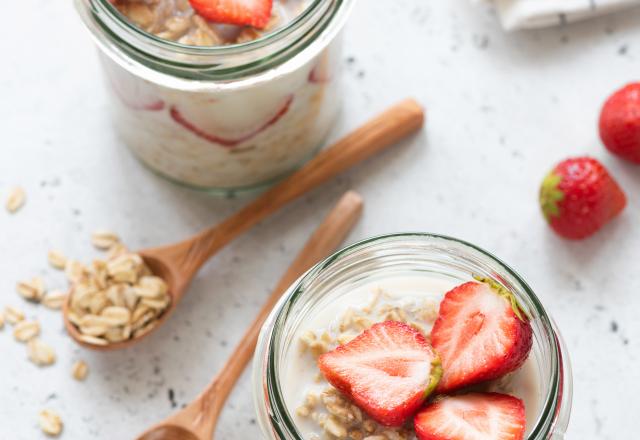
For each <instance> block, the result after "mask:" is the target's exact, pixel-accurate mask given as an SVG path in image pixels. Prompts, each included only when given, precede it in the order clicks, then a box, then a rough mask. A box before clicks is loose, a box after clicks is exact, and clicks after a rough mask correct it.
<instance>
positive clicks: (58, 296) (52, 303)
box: [41, 290, 67, 310]
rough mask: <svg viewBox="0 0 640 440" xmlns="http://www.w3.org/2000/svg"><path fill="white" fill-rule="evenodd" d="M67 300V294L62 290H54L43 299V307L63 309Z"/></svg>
mask: <svg viewBox="0 0 640 440" xmlns="http://www.w3.org/2000/svg"><path fill="white" fill-rule="evenodd" d="M66 300H67V293H66V292H63V291H61V290H52V291H50V292H47V294H46V295H45V296H44V298H42V301H41V303H42V305H43V306H45V307H47V308H49V309H53V310H57V309H61V308H62V306H63V305H64V302H65V301H66Z"/></svg>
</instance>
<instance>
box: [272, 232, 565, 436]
mask: <svg viewBox="0 0 640 440" xmlns="http://www.w3.org/2000/svg"><path fill="white" fill-rule="evenodd" d="M407 239H409V240H410V239H416V240H439V241H443V242H451V243H454V244H456V245H459V246H462V247H463V248H467V249H468V250H470V251H472V252H475V253H479V254H480V255H482V256H483V257H485V258H488V259H489V260H490V262H491V263H494V264H497V265H498V266H499V267H500V268H501V269H502V270H504V273H506V274H507V275H508V276H510V277H511V278H512V279H513V280H515V281H516V282H517V284H518V285H519V286H518V287H520V288H521V289H522V293H524V296H526V298H527V300H528V305H530V306H533V308H534V310H535V312H536V317H537V318H539V319H540V322H541V324H542V327H543V329H544V337H545V339H547V341H546V342H547V344H545V346H547V347H548V348H549V351H550V352H549V353H548V354H549V355H550V356H551V357H550V361H551V378H550V379H551V384H550V388H549V392H548V393H547V396H546V397H545V399H544V402H543V403H542V405H541V407H540V409H539V411H538V417H537V419H536V424H535V425H534V427H533V428H532V429H531V431H530V433H529V434H528V437H527V439H529V440H534V439H535V440H538V439H540V440H541V439H546V438H547V435H548V434H549V433H550V432H552V430H553V429H554V428H555V427H556V422H557V418H558V416H559V415H560V414H561V413H562V412H563V411H566V409H565V408H563V405H562V398H563V393H564V396H565V398H570V396H571V384H570V383H568V384H566V383H564V382H565V375H566V373H567V372H570V364H569V361H568V358H567V354H566V353H563V342H562V340H561V337H560V335H559V333H558V331H557V329H556V326H555V324H554V323H553V321H552V319H551V318H550V316H549V315H548V314H547V312H546V310H545V308H544V306H543V305H542V303H541V302H540V300H539V298H538V297H537V295H536V294H535V292H534V291H533V289H531V287H530V286H529V285H528V284H527V282H526V281H525V280H524V279H523V278H522V277H521V276H520V275H519V274H518V273H517V272H516V271H515V270H514V269H513V268H511V267H510V266H509V265H507V264H506V263H504V262H503V261H502V260H500V259H499V258H498V257H496V256H495V255H493V254H492V253H490V252H488V251H486V250H484V249H482V248H481V247H479V246H476V245H474V244H472V243H469V242H467V241H465V240H461V239H457V238H454V237H450V236H446V235H440V234H433V233H423V232H407V233H394V234H385V235H379V236H374V237H371V238H367V239H364V240H361V241H359V242H356V243H354V244H352V245H349V246H347V247H345V248H343V249H341V250H339V251H337V252H335V253H334V254H333V255H331V256H329V257H327V258H326V259H324V260H323V261H321V262H319V263H317V264H316V265H315V266H314V267H313V268H311V269H310V270H309V271H308V272H307V273H306V274H304V275H303V276H302V277H301V278H300V279H298V280H297V281H296V282H295V283H294V284H293V285H292V286H291V287H290V289H289V290H288V292H287V293H286V294H285V295H284V296H283V298H282V299H281V301H280V302H279V303H278V305H276V308H274V313H275V316H274V317H273V323H274V324H273V325H274V328H282V327H281V326H282V324H283V323H282V320H283V319H285V318H286V317H287V316H286V315H287V311H288V309H289V308H290V306H291V305H292V304H293V303H295V302H296V300H297V299H299V298H300V296H301V295H303V293H304V291H305V289H304V288H303V286H304V285H306V284H307V283H308V282H310V281H311V280H313V279H315V278H316V277H318V276H319V275H320V274H321V273H322V272H323V271H324V270H327V269H329V268H330V267H331V266H332V265H333V264H334V263H336V262H337V261H338V260H340V259H341V258H345V257H347V256H349V255H351V254H352V253H354V252H357V251H359V250H362V249H366V248H367V247H368V246H370V245H372V244H377V243H380V242H388V241H401V240H407ZM277 337H278V334H277V332H276V331H272V332H271V334H270V335H268V340H267V341H266V343H267V344H268V348H267V349H268V354H267V366H266V383H265V385H266V389H265V393H267V394H268V400H269V402H270V403H269V404H270V405H275V406H276V408H277V412H278V414H279V422H280V423H276V424H274V426H273V428H274V429H275V430H277V431H278V434H279V435H280V436H281V438H289V437H288V436H284V434H285V432H281V431H280V429H282V428H285V429H286V432H288V433H290V434H291V433H294V434H295V435H296V436H295V438H296V439H299V438H301V437H300V436H299V435H297V434H298V431H297V428H296V424H295V422H294V421H293V420H292V417H291V416H290V411H289V410H288V407H287V405H286V402H284V397H283V393H282V389H281V386H280V379H279V376H278V375H279V369H278V367H277V366H276V360H277V356H276V353H275V348H274V347H276V345H277V344H276V340H277ZM565 370H568V371H565ZM569 379H570V378H569ZM274 385H275V386H274ZM565 388H567V389H565ZM274 390H275V392H274ZM563 415H564V414H563ZM280 425H283V426H280Z"/></svg>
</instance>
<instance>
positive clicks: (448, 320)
mask: <svg viewBox="0 0 640 440" xmlns="http://www.w3.org/2000/svg"><path fill="white" fill-rule="evenodd" d="M254 386H255V396H254V397H255V402H256V408H257V411H258V415H259V421H260V424H261V427H262V429H263V431H264V433H265V435H267V438H271V439H291V440H323V439H328V440H331V439H354V440H365V439H366V440H401V439H403V440H404V439H416V438H417V439H420V440H503V439H504V440H522V439H528V440H534V439H536V440H542V439H561V438H563V435H564V432H565V430H566V427H567V424H568V418H569V412H570V406H571V375H570V368H569V363H568V359H567V358H566V349H565V347H564V345H563V343H562V341H561V339H560V336H559V334H558V333H557V329H556V328H555V326H554V324H553V323H552V321H551V320H550V318H549V317H548V315H547V314H546V312H545V311H544V309H543V308H542V306H541V305H540V303H539V302H538V300H537V298H536V297H535V295H534V294H533V292H532V291H531V290H530V288H529V287H528V286H527V285H526V284H525V283H524V281H522V280H521V279H520V278H519V276H518V275H517V274H515V273H514V272H513V271H512V270H511V269H509V268H508V267H507V266H505V265H504V264H503V263H501V262H500V261H498V260H497V259H495V257H493V256H491V255H490V254H488V253H486V252H484V251H482V250H480V249H477V248H475V247H473V246H471V245H469V244H466V243H464V242H460V241H457V240H454V239H450V238H446V237H440V236H434V235H426V234H402V235H393V236H384V237H379V238H374V239H371V240H367V241H364V242H361V243H359V244H356V245H354V246H351V247H349V248H347V249H345V250H343V251H340V252H338V253H337V254H335V255H334V256H332V257H330V258H329V259H327V260H325V261H324V262H322V263H319V264H318V265H317V266H316V267H314V268H313V269H312V270H311V271H310V272H308V273H307V274H306V275H305V276H304V277H303V278H302V279H301V280H299V281H298V282H297V283H296V284H295V285H294V286H292V287H291V288H290V290H289V291H288V293H287V294H286V295H285V296H284V297H283V299H282V300H281V301H280V303H279V304H278V306H276V308H275V309H274V311H273V312H272V314H271V316H270V317H269V319H268V320H267V322H266V324H265V326H264V327H263V330H262V333H261V336H260V341H259V344H258V349H257V351H256V357H255V361H254Z"/></svg>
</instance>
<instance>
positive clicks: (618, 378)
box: [0, 0, 640, 440]
mask: <svg viewBox="0 0 640 440" xmlns="http://www.w3.org/2000/svg"><path fill="white" fill-rule="evenodd" d="M70 3H71V2H54V1H43V0H22V1H19V2H13V3H12V4H11V5H8V6H7V8H8V10H9V11H11V10H13V11H14V12H16V17H23V18H29V21H28V22H26V23H27V24H29V26H28V27H25V26H24V25H23V23H22V22H21V21H20V20H13V19H12V18H13V16H11V15H9V16H8V17H5V22H4V23H3V28H4V29H5V30H4V31H3V34H4V38H2V39H0V53H2V56H3V59H4V62H3V63H2V66H3V68H2V69H1V71H0V96H2V101H3V102H4V104H3V105H2V106H0V121H2V122H1V124H2V134H3V141H2V148H1V149H0V196H1V197H2V198H3V199H4V197H5V196H6V195H7V193H8V191H9V188H10V187H11V186H13V185H22V186H23V187H24V188H25V189H26V191H27V194H28V201H27V204H26V205H25V207H24V208H23V209H22V210H21V211H20V212H19V213H18V214H16V215H13V216H9V215H8V214H7V213H6V212H4V210H2V212H0V230H1V231H2V252H0V274H2V277H0V306H1V305H5V304H14V305H20V306H21V307H23V308H24V309H25V310H26V311H27V314H28V316H30V317H38V319H39V320H40V321H41V322H42V326H43V338H45V339H46V340H47V341H48V342H50V343H51V344H52V345H53V346H54V347H55V349H56V351H57V354H58V361H57V363H56V365H54V366H52V367H49V368H45V369H38V368H36V367H35V366H33V365H32V364H31V363H29V362H28V361H27V359H26V352H25V349H24V347H23V346H21V345H20V344H18V343H16V342H15V341H13V338H12V337H11V334H10V330H9V329H7V328H5V329H4V330H0V353H2V361H0V377H3V380H2V381H0V395H2V396H3V401H2V403H1V404H0V438H3V439H12V440H25V439H38V438H42V434H41V433H40V431H39V429H38V427H37V414H38V412H39V410H40V409H42V408H44V407H48V408H52V409H55V410H56V411H58V412H59V413H60V414H61V415H62V416H63V419H64V422H65V433H64V436H63V437H62V438H65V439H74V440H77V439H87V438H92V439H105V440H107V439H109V440H112V439H118V440H120V439H129V438H132V437H133V435H134V434H136V433H138V432H139V431H141V430H142V429H143V428H145V427H146V426H148V425H149V424H151V423H153V422H155V421H157V420H159V419H161V418H163V417H165V416H167V415H168V414H170V413H171V412H173V411H175V409H176V407H179V406H181V405H183V404H184V403H186V402H188V401H189V400H190V399H191V398H193V397H194V396H195V395H196V394H197V392H198V391H199V390H200V389H201V388H202V387H203V386H204V385H205V384H206V383H207V382H208V381H209V379H210V378H211V376H212V374H213V373H214V372H215V371H216V370H217V368H218V366H219V365H221V363H222V362H223V361H224V360H225V359H226V357H227V356H228V354H229V352H230V350H231V348H232V347H233V345H234V344H235V343H236V342H237V341H238V338H239V337H240V334H241V332H242V331H243V330H244V328H245V326H246V324H247V323H248V322H249V321H250V319H252V318H253V316H254V314H255V313H256V311H257V310H258V308H259V307H260V305H261V303H262V301H263V300H264V298H265V297H266V295H267V294H268V292H269V291H270V288H271V287H272V286H273V285H274V283H275V282H276V280H277V279H278V278H279V276H280V275H281V273H282V272H283V270H284V269H285V267H286V266H287V264H288V263H289V261H290V260H291V259H292V257H293V255H294V254H295V253H296V252H297V250H298V249H299V248H300V246H301V245H302V244H303V242H304V241H305V240H306V238H307V236H308V235H309V233H310V232H311V231H312V230H313V228H314V227H315V226H316V225H317V223H318V222H319V220H320V218H321V217H322V216H324V214H325V213H326V212H327V210H328V209H329V208H330V207H331V206H332V204H333V203H334V202H335V201H336V200H337V198H338V197H339V196H340V194H341V193H342V192H344V191H345V190H347V189H350V188H352V189H355V190H357V191H359V192H360V193H362V194H363V195H364V197H365V199H366V209H365V213H364V216H363V218H362V221H361V222H360V223H359V224H358V226H357V227H356V229H355V230H354V232H353V233H352V234H351V236H350V237H349V241H354V240H358V239H361V238H364V237H367V236H371V235H375V234H380V233H385V232H397V231H407V230H421V231H431V232H438V233H443V234H448V235H452V236H456V237H460V238H463V239H466V240H469V241H472V242H474V243H476V244H478V245H480V246H482V247H484V248H486V249H488V250H490V251H492V252H494V253H495V254H497V255H498V256H499V257H501V258H502V259H504V260H506V261H507V262H509V263H510V264H511V265H512V266H513V267H515V268H516V269H517V270H518V271H519V272H520V273H521V274H522V275H523V276H524V277H525V279H527V280H528V281H529V283H530V284H531V285H532V286H533V288H534V289H535V291H536V292H537V293H538V295H539V296H540V297H541V299H542V301H543V302H544V304H545V305H546V307H547V308H548V310H549V312H550V313H551V314H552V315H553V316H554V318H555V320H556V321H557V323H558V325H559V327H560V328H561V331H562V334H563V335H564V338H565V339H566V342H567V344H568V346H569V350H570V353H571V358H572V362H573V369H574V381H575V395H574V405H573V415H572V422H571V425H570V430H569V434H568V436H567V438H569V439H574V438H575V439H587V438H589V439H603V440H604V439H619V438H627V439H629V438H632V437H633V436H634V435H635V433H636V431H637V426H636V422H635V420H634V419H633V418H632V417H629V416H628V414H633V413H634V412H636V411H637V410H638V409H640V404H639V403H638V399H637V398H636V396H637V395H638V394H640V382H638V380H637V379H638V375H637V364H636V363H637V362H638V357H639V356H640V338H639V337H638V334H640V321H638V319H637V309H638V307H640V296H639V295H638V291H640V275H639V274H638V262H639V261H640V254H639V249H640V227H638V223H640V204H639V202H638V200H639V198H638V195H639V194H640V171H639V170H640V169H639V168H637V167H633V166H631V165H628V164H625V163H622V162H621V161H619V160H617V159H615V158H613V157H612V156H610V155H609V154H607V153H606V152H605V150H604V149H603V147H602V146H601V144H600V142H599V140H598V136H597V131H596V118H597V115H598V111H599V108H600V105H601V104H602V102H603V100H604V98H605V97H606V96H607V95H608V94H609V93H610V92H611V91H612V90H614V89H616V88H618V87H619V86H621V85H623V84H624V83H626V82H628V81H631V80H634V79H637V72H638V70H639V69H640V25H639V24H638V23H640V10H635V11H631V12H626V13H622V14H618V15H612V16H608V17H603V18H600V19H596V20H593V21H589V22H584V23H579V24H575V25H571V26H566V27H561V28H552V29H548V30H540V31H532V32H524V33H514V34H505V33H504V32H503V31H502V30H501V29H500V28H499V26H498V23H497V20H496V17H495V15H494V13H493V12H492V11H491V9H490V8H489V7H487V6H478V5H472V4H470V3H469V2H467V1H466V0H450V1H440V2H425V1H424V0H397V1H393V2H382V1H371V0H369V1H360V2H359V4H358V6H357V7H356V8H355V11H354V14H353V17H352V20H351V22H350V24H349V27H348V29H347V32H346V35H345V43H346V46H345V47H346V49H345V53H344V67H345V71H344V76H345V80H346V85H347V92H346V95H345V105H344V112H343V115H342V119H341V121H340V123H339V126H338V127H337V128H336V130H335V136H338V135H340V134H344V133H346V132H347V131H348V130H349V129H350V128H352V127H355V126H356V125H357V124H359V123H360V122H362V121H364V120H365V119H366V118H367V117H369V116H371V115H372V114H373V112H374V111H377V110H381V109H383V108H384V107H385V106H387V105H389V104H391V103H392V102H394V101H397V100H399V99H400V98H403V97H405V96H414V97H416V98H417V99H418V100H419V101H421V102H422V103H424V105H425V106H426V107H427V109H428V110H427V111H428V122H427V125H426V128H425V130H424V132H423V133H421V134H420V135H418V136H416V137H414V138H413V139H411V140H410V141H408V142H405V143H404V144H403V145H401V146H399V148H396V149H394V150H393V151H390V152H387V153H385V154H383V155H382V156H381V157H377V158H374V159H373V160H370V161H368V162H367V163H366V164H363V165H361V166H359V167H358V168H356V169H355V170H353V171H351V172H349V173H347V174H346V175H344V176H342V177H340V178H339V179H337V180H335V181H333V182H331V183H330V184H328V185H326V186H325V187H323V188H322V189H321V190H318V191H315V192H313V193H311V194H309V195H308V196H306V197H304V198H303V199H302V200H301V201H298V202H296V203H294V204H293V205H291V206H290V207H289V208H288V209H287V210H286V211H283V212H280V213H279V214H277V215H276V216H274V217H273V218H271V219H269V220H268V221H265V222H264V223H263V224H261V225H259V226H258V227H256V228H255V229H253V230H252V231H251V232H250V233H248V234H246V235H245V236H244V237H242V238H240V239H239V240H237V241H236V242H235V243H233V244H232V245H231V246H229V247H228V248H226V249H225V250H224V251H223V252H222V253H221V254H220V255H219V256H217V257H216V258H215V259H214V260H213V261H212V262H211V263H210V264H208V265H207V266H206V267H204V269H203V270H202V271H201V273H200V274H199V276H198V277H197V279H196V280H195V282H194V284H193V286H192V288H191V291H190V293H189V295H188V296H187V297H186V299H185V300H184V302H183V303H182V304H181V306H180V308H179V310H178V311H177V313H176V314H175V315H174V316H173V318H172V319H171V320H170V322H169V323H168V324H166V325H165V326H164V327H163V328H162V329H161V330H160V331H159V332H157V333H156V334H155V335H153V336H152V337H151V338H150V339H149V340H147V341H146V342H145V343H144V344H141V345H140V346H138V347H136V348H135V349H133V350H131V351H125V352H118V353H109V354H97V353H91V352H87V351H84V350H81V349H79V348H78V347H76V346H75V345H74V344H73V343H71V341H70V340H69V339H68V338H67V337H66V336H65V335H64V332H63V328H62V324H61V322H60V317H59V315H58V314H57V313H55V312H50V311H48V310H45V309H40V308H36V307H34V306H30V305H27V304H23V302H22V301H21V300H20V298H18V296H17V295H16V293H15V292H14V285H15V283H16V281H17V280H19V279H23V278H27V277H30V276H33V275H35V274H41V275H43V276H44V277H45V279H46V281H47V283H48V285H49V286H51V287H60V286H62V285H63V277H62V275H61V274H59V273H55V271H53V270H51V269H48V268H47V263H46V253H47V251H48V250H49V249H50V248H57V249H62V250H64V251H65V252H66V253H67V254H68V255H69V256H72V257H75V258H80V259H89V258H91V257H92V256H94V255H95V252H94V251H93V250H92V248H91V246H90V244H89V235H90V233H91V232H92V231H93V230H94V229H97V228H110V229H113V230H115V231H118V232H119V233H120V234H121V235H122V236H123V237H124V239H125V241H126V242H127V243H128V244H129V245H130V246H131V247H132V248H139V247H145V246H148V245H153V244H161V243H166V242H170V241H175V240H179V239H181V238H183V237H185V236H188V235H190V234H192V233H194V232H195V231H198V230H199V229H201V228H203V227H204V226H207V225H210V224H212V223H215V222H217V221H219V220H220V219H222V218H224V217H225V216H227V215H229V214H230V213H232V212H234V211H235V210H236V209H238V208H239V207H240V206H242V205H243V203H245V201H244V200H242V199H232V200H224V199H219V198H213V197H208V196H206V195H203V194H199V193H195V192H191V191H189V190H186V189H183V188H180V187H177V186H174V185H173V184H171V183H168V182H166V181H164V180H162V179H161V178H158V177H156V176H154V175H153V174H151V173H149V172H148V171H147V170H146V169H144V168H142V167H141V166H140V165H139V164H138V163H137V162H136V161H135V160H134V159H133V157H132V156H131V155H130V154H129V152H128V151H127V150H126V148H125V147H123V146H122V145H121V143H120V142H119V141H118V139H116V137H115V136H114V133H113V132H112V130H111V128H110V125H109V120H108V117H107V102H106V99H105V94H104V91H103V87H102V78H101V76H100V71H99V68H98V63H97V59H96V54H95V50H94V48H93V46H92V42H91V41H90V39H89V36H88V34H87V33H86V32H85V31H84V29H83V28H82V26H81V24H80V21H79V19H78V18H77V17H76V14H75V11H74V10H73V7H72V5H71V4H70ZM31 25H33V26H31ZM379 30H383V32H380V31H379ZM578 154H591V155H594V156H596V157H598V158H600V159H602V161H603V162H604V163H605V164H606V165H607V166H608V167H609V168H610V170H611V171H612V172H613V173H614V174H615V176H616V177H617V178H618V180H619V181H620V183H621V184H622V186H623V187H624V189H625V190H626V192H627V194H628V195H629V206H628V208H627V210H626V211H625V213H624V215H623V216H622V217H620V218H619V219H617V220H616V221H615V222H614V223H613V224H611V225H610V226H608V227H607V228H606V229H605V230H604V231H602V233H600V234H598V235H597V236H595V237H593V238H592V239H589V240H586V241H584V242H580V243H568V242H566V241H562V240H560V239H558V238H557V237H556V236H554V235H553V234H552V233H551V232H550V230H549V229H548V227H547V226H546V225H545V223H544V221H543V219H542V216H541V215H540V212H539V208H538V206H537V191H538V185H539V183H540V181H541V179H542V177H543V176H544V174H545V173H546V172H547V170H548V169H549V168H550V167H551V166H552V165H553V164H554V163H555V162H556V161H558V160H560V159H563V158H565V157H566V156H569V155H578ZM77 358H82V359H85V360H86V361H87V362H88V364H89V367H90V375H89V378H88V379H87V381H86V382H84V383H79V382H75V381H74V380H72V379H71V377H70V367H71V364H72V362H73V360H74V359H77ZM259 437H260V434H259V430H258V427H257V426H256V422H255V416H254V410H253V405H252V400H251V384H250V381H249V380H248V374H246V373H245V376H244V377H243V378H242V380H241V381H240V383H239V384H238V386H237V388H236V389H235V391H234V393H233V395H232V397H231V399H230V400H229V403H228V406H227V409H226V410H225V411H224V413H223V416H222V419H221V421H220V425H219V428H218V431H217V438H220V439H225V440H226V439H228V440H240V439H248V438H259Z"/></svg>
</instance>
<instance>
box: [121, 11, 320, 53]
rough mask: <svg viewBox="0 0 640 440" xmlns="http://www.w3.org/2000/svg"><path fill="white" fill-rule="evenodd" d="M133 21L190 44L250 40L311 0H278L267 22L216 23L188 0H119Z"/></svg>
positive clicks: (292, 15) (295, 13)
mask: <svg viewBox="0 0 640 440" xmlns="http://www.w3.org/2000/svg"><path fill="white" fill-rule="evenodd" d="M113 3H114V5H115V6H116V8H118V10H119V11H120V12H121V13H122V14H123V15H124V16H125V17H127V18H128V19H129V20H130V21H131V22H132V23H134V24H135V25H136V26H138V27H140V28H141V29H143V30H145V31H146V32H149V33H151V34H154V35H156V36H157V37H159V38H162V39H165V40H171V41H177V42H178V43H182V44H186V45H190V46H223V45H229V44H238V43H246V42H247V41H252V40H256V39H258V38H260V37H262V36H264V35H266V34H269V33H271V32H273V31H274V30H277V29H279V28H281V27H283V26H284V25H286V24H287V23H289V22H290V21H291V20H293V19H294V18H295V17H297V16H298V15H299V14H300V13H302V12H303V11H304V9H306V7H307V6H308V5H309V3H311V0H275V1H274V3H273V7H272V10H271V16H270V19H269V21H268V23H267V25H266V26H264V27H263V28H257V27H253V26H240V25H233V24H225V23H216V22H214V21H211V20H207V19H206V18H205V17H203V16H202V15H200V14H199V13H198V12H196V11H195V10H194V9H193V7H192V6H191V4H190V3H189V1H188V0H115V1H114V2H113Z"/></svg>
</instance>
